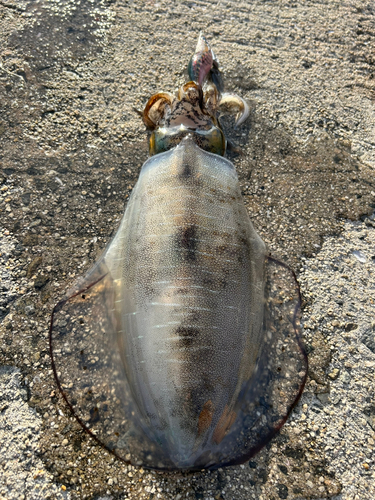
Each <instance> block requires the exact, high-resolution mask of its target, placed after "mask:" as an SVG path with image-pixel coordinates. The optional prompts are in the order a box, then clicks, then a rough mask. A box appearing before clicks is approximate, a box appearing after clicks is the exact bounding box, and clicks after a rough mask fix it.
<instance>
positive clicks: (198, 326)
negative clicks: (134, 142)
mask: <svg viewBox="0 0 375 500" xmlns="http://www.w3.org/2000/svg"><path fill="white" fill-rule="evenodd" d="M190 77H191V78H192V79H193V80H194V81H193V80H192V81H190V82H188V83H186V84H185V85H184V86H182V87H181V89H180V90H179V93H178V95H177V96H176V97H174V96H172V95H171V94H167V93H159V94H156V95H154V96H152V97H151V98H150V99H149V101H148V103H147V105H146V107H145V110H144V112H143V120H144V122H145V124H146V125H147V127H148V128H149V129H150V130H152V133H151V138H150V154H151V158H150V159H149V160H147V161H146V163H145V164H144V165H143V167H142V170H141V173H140V176H139V179H138V182H137V184H136V186H135V187H134V189H133V192H132V195H131V197H130V199H129V202H128V205H127V207H126V211H125V214H124V217H123V219H122V221H121V224H120V227H119V229H118V231H117V233H116V236H115V237H114V239H113V240H112V242H111V243H110V244H109V246H108V247H107V249H106V250H105V252H104V254H103V256H102V257H101V259H100V260H99V261H98V262H97V263H96V265H95V266H94V267H93V269H92V270H91V271H90V272H89V273H88V275H87V276H86V277H85V278H84V279H83V280H82V281H81V282H80V283H79V284H78V285H77V286H76V287H75V288H74V290H71V292H70V293H68V296H67V297H66V298H65V299H63V300H62V301H61V302H60V303H59V304H58V305H57V306H56V308H55V310H54V313H53V316H52V321H51V332H50V342H51V354H52V357H53V363H54V364H53V367H54V371H55V376H56V379H57V382H58V384H59V388H60V390H61V392H62V394H63V396H64V398H65V399H66V401H67V403H68V404H69V406H70V407H71V409H72V411H73V412H74V414H75V416H76V418H77V419H78V420H79V421H80V423H81V424H82V425H83V427H84V428H85V429H86V430H88V431H89V432H92V434H93V436H94V437H95V438H96V439H97V440H98V441H99V442H100V443H101V444H102V445H104V446H106V447H107V448H109V449H110V450H111V451H113V452H114V453H115V454H116V455H117V456H118V457H120V458H121V459H123V460H125V461H130V462H131V463H135V464H141V463H142V465H143V466H145V467H154V468H159V469H169V470H170V469H200V468H202V467H207V468H216V467H220V466H223V465H229V464H235V463H241V462H243V461H245V460H246V459H248V458H249V457H251V456H252V455H253V454H254V453H256V452H257V451H258V450H259V449H260V448H261V447H262V446H263V445H264V444H265V443H266V442H267V441H268V440H269V439H270V438H271V437H272V435H273V434H274V433H275V432H276V431H277V429H278V428H280V426H281V425H282V424H283V423H284V421H285V419H286V417H287V415H288V414H289V412H290V410H291V408H292V406H293V405H294V404H295V402H296V401H297V400H298V397H299V395H300V394H301V391H302V388H303V385H304V382H305V379H306V369H307V364H306V357H305V354H304V351H303V348H302V346H301V344H300V341H299V337H298V334H297V323H296V313H297V310H298V307H299V291H298V286H297V285H296V282H295V280H294V277H293V274H290V272H289V270H288V269H287V267H286V266H285V265H282V264H280V263H277V262H276V261H274V260H273V259H270V258H268V257H267V255H266V248H265V245H264V243H263V241H262V240H261V238H260V237H259V236H258V234H257V233H256V231H255V230H254V228H253V225H252V224H251V222H250V219H249V215H248V213H247V210H246V208H245V206H244V204H243V200H242V197H241V189H240V186H239V183H238V178H237V174H236V172H235V169H234V166H233V165H232V164H231V163H230V162H229V161H228V160H226V159H225V158H223V155H224V153H225V149H226V139H225V137H224V134H223V131H222V130H221V127H220V124H219V120H218V113H219V112H220V111H221V110H223V109H224V108H226V109H229V110H230V111H233V110H235V111H236V112H237V113H238V116H237V123H240V122H241V121H243V120H244V119H246V117H247V115H248V106H247V104H246V103H245V102H244V101H243V100H242V99H241V98H239V97H237V96H230V95H228V94H222V80H221V78H220V77H219V72H218V63H217V60H216V58H215V56H214V54H213V52H212V51H211V49H210V47H209V45H208V43H207V41H206V40H205V39H204V37H203V36H200V39H199V40H198V45H197V49H196V53H195V54H194V56H193V58H192V64H191V66H190ZM215 82H219V83H218V84H217V85H216V84H215ZM281 346H282V348H281ZM58 372H60V374H59V375H58Z"/></svg>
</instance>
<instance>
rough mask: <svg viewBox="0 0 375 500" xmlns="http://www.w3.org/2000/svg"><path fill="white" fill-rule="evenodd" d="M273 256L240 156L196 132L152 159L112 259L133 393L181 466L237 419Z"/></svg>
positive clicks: (252, 360) (259, 330)
mask: <svg viewBox="0 0 375 500" xmlns="http://www.w3.org/2000/svg"><path fill="white" fill-rule="evenodd" d="M123 238H126V241H127V244H126V245H125V246H124V245H123V244H122V239H123ZM264 256H265V246H264V244H263V242H262V241H261V239H260V238H259V236H258V235H257V234H256V232H255V231H254V229H253V227H252V225H251V223H250V220H249V217H248V214H247V211H246V208H245V207H244V205H243V202H242V198H241V193H240V188H239V185H238V180H237V175H236V173H235V170H234V168H233V166H232V165H231V163H230V162H228V161H227V160H225V159H224V158H220V157H219V156H217V155H212V154H210V153H206V152H204V151H202V150H201V149H200V148H198V147H197V146H196V145H195V143H194V141H193V140H192V138H191V137H187V138H185V139H184V140H183V141H182V143H181V144H180V145H179V146H178V147H177V148H175V149H173V150H171V151H169V152H167V153H165V154H162V155H160V156H156V157H153V158H151V159H150V160H149V161H148V162H146V163H145V165H144V166H143V169H142V172H141V175H140V178H139V180H138V183H137V185H136V187H135V189H134V191H133V193H132V197H131V199H130V201H129V204H128V208H127V211H126V215H125V217H124V219H123V222H122V224H121V226H120V229H119V231H118V233H117V236H116V238H115V240H114V241H113V243H112V245H111V247H110V248H109V250H108V254H107V255H106V256H105V261H106V263H107V266H108V268H109V271H110V274H111V276H112V278H113V279H114V280H115V281H116V283H117V284H118V286H117V289H118V296H117V298H116V308H117V317H118V321H119V323H120V325H121V328H120V330H121V333H120V334H119V339H120V343H121V346H122V352H123V353H125V354H124V357H123V362H124V366H125V368H126V372H127V375H128V377H129V379H130V380H131V381H132V383H131V385H132V390H133V394H134V397H135V399H136V400H137V403H138V407H139V409H140V411H141V413H142V415H143V416H144V417H145V419H146V421H148V422H149V425H150V427H151V428H153V429H154V432H155V434H156V435H157V436H158V437H160V438H161V435H162V434H163V439H164V441H165V443H164V445H165V446H168V447H169V448H170V454H171V456H172V457H173V460H174V462H175V463H176V464H179V465H180V466H183V465H185V463H186V462H192V461H194V460H195V458H197V457H194V456H195V455H197V454H198V455H199V453H201V448H202V445H203V442H207V441H208V440H210V439H213V440H214V441H216V443H219V442H220V440H221V439H222V438H223V437H224V435H225V431H226V430H227V428H228V426H229V424H230V423H231V420H232V419H234V418H235V414H234V411H233V409H234V405H235V402H236V399H237V396H238V393H239V391H240V389H241V387H242V385H243V384H244V383H245V382H246V381H247V380H248V379H249V378H250V376H251V374H252V371H253V370H254V367H255V362H256V358H257V355H258V351H259V347H260V340H261V335H262V320H263V302H262V298H263V281H264V276H263V272H264V271H263V267H264ZM165 428H168V430H169V432H168V434H167V435H166V436H165V433H164V431H165Z"/></svg>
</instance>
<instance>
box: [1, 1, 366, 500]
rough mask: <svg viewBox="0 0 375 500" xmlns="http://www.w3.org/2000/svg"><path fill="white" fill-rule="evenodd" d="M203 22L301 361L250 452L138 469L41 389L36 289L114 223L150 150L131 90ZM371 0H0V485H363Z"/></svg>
mask: <svg viewBox="0 0 375 500" xmlns="http://www.w3.org/2000/svg"><path fill="white" fill-rule="evenodd" d="M199 31H203V32H204V34H205V35H206V37H207V38H208V39H209V41H210V42H211V45H212V47H213V49H214V51H215V54H216V55H217V57H218V59H219V61H220V64H221V67H222V70H223V73H224V78H225V83H226V88H227V89H228V90H229V91H234V92H236V93H238V94H239V95H241V96H242V97H243V98H245V99H246V100H247V101H248V102H249V104H250V106H251V116H250V119H249V120H248V122H247V123H246V124H245V125H244V126H243V127H242V128H240V129H239V130H238V131H235V132H234V131H233V128H232V127H231V126H232V125H233V123H232V122H231V121H230V120H229V121H227V122H225V127H226V130H227V133H228V137H229V138H231V139H232V141H233V142H235V143H236V144H238V145H239V146H240V147H241V149H242V151H243V153H244V155H243V156H238V157H234V156H233V157H231V158H230V159H231V160H232V161H233V162H234V164H235V166H236V168H237V171H238V174H239V179H240V183H241V188H242V193H243V196H244V201H245V204H246V206H247V207H248V209H249V213H250V216H251V218H252V220H253V223H254V225H255V227H256V228H257V230H258V232H259V234H260V235H261V237H262V238H263V239H264V241H265V242H266V243H267V245H268V248H269V249H270V251H271V252H272V254H273V255H275V256H277V257H279V258H282V259H283V260H285V261H286V262H288V263H289V264H290V265H291V266H292V267H293V268H294V269H295V270H296V272H297V273H298V278H299V281H300V284H301V289H302V294H303V298H304V309H303V322H304V331H305V342H306V346H307V349H308V352H309V359H310V370H309V379H308V383H307V385H306V389H305V392H304V394H303V396H302V398H301V401H300V403H299V405H298V406H297V408H296V409H295V410H294V412H293V414H292V416H291V418H290V419H289V420H288V422H287V424H286V425H285V426H284V428H283V429H282V430H281V432H280V434H279V435H278V436H277V437H276V438H275V439H274V440H273V441H271V443H270V444H269V445H268V446H267V447H266V448H265V449H263V450H262V451H261V452H260V453H259V454H258V455H256V456H255V457H254V458H253V459H252V460H251V461H250V462H248V463H246V464H244V465H241V466H238V467H230V468H227V469H219V470H218V471H215V472H201V473H194V474H192V473H169V474H166V473H156V472H153V471H147V470H143V469H140V468H136V467H132V466H124V465H123V464H122V463H120V462H119V461H118V460H116V459H115V458H114V457H112V456H110V455H109V454H108V453H107V452H106V451H105V450H103V449H101V448H100V446H98V445H97V444H96V443H95V442H94V441H93V440H92V439H91V438H90V437H89V436H88V435H86V434H85V433H84V432H83V431H82V429H81V428H80V426H79V424H78V423H76V421H75V420H74V418H72V416H71V415H70V413H69V410H68V408H67V407H66V406H65V404H64V402H63V400H62V399H61V397H60V396H59V394H58V391H57V387H56V384H55V382H54V379H53V375H52V370H51V364H50V359H49V352H48V338H47V336H48V326H49V318H50V313H51V310H52V308H53V305H54V304H56V302H57V301H58V300H59V298H60V297H61V296H62V295H63V294H64V291H65V290H66V289H67V288H69V287H70V286H71V285H72V284H73V283H74V281H75V280H76V279H77V278H78V277H79V276H80V275H82V274H84V272H85V271H86V270H87V269H88V268H90V267H91V265H92V264H93V263H94V261H95V260H96V258H97V257H98V255H99V254H100V253H101V251H102V249H103V248H104V247H105V244H106V242H107V241H108V240H109V239H110V238H111V236H112V235H113V232H114V231H115V229H116V227H117V224H118V221H119V219H120V217H121V216H122V213H123V210H124V204H125V202H126V200H127V198H128V196H129V194H130V192H131V190H132V187H133V186H134V184H135V182H136V180H137V177H138V174H139V170H140V167H141V165H142V164H143V162H144V161H145V160H146V158H147V155H148V146H147V136H146V133H145V130H144V126H143V124H142V122H141V120H140V119H139V116H138V114H137V113H136V111H135V110H134V108H137V109H142V107H143V106H144V104H145V102H146V101H147V99H148V97H149V96H150V95H152V94H153V93H155V92H157V91H159V90H160V91H163V90H164V91H175V90H176V89H177V88H178V87H179V85H181V84H182V83H183V82H184V81H185V74H184V71H185V69H186V66H187V62H188V60H189V58H190V56H191V54H192V52H193V50H194V48H195V44H196V40H197V36H198V34H199ZM374 54H375V9H374V7H373V5H372V3H371V2H367V3H366V2H363V1H359V0H353V1H352V2H350V3H344V2H339V1H337V2H336V1H333V0H319V1H318V0H313V1H307V0H306V1H294V0H290V1H288V0H278V1H275V2H267V1H260V0H259V1H253V2H241V1H237V2H231V1H220V0H219V1H215V2H213V1H208V0H196V1H195V2H193V1H180V2H172V1H170V0H169V1H165V2H163V1H160V2H155V1H151V0H150V1H138V2H137V1H125V0H117V1H116V0H115V1H110V0H107V1H106V0H48V1H47V0H44V1H39V2H38V1H27V0H17V1H16V0H1V1H0V106H1V107H0V109H1V111H0V194H1V197H0V211H1V219H0V220H1V225H0V261H1V267H0V273H1V289H0V318H1V327H0V335H1V342H0V365H1V366H0V443H1V444H0V448H1V454H0V455H1V456H0V467H1V469H0V470H1V473H0V498H1V499H7V500H10V499H22V498H24V499H59V498H67V499H85V498H87V499H103V500H104V499H105V498H106V499H117V498H118V499H141V498H145V499H151V498H152V499H155V498H160V499H183V498H191V499H195V498H196V499H216V500H219V499H239V500H241V499H246V500H247V499H252V498H254V499H263V500H271V499H273V500H276V499H279V498H281V499H301V500H302V499H319V498H322V499H325V498H335V499H337V500H339V499H340V500H349V499H350V500H352V499H357V500H363V499H373V498H375V490H374V484H375V454H374V450H375V387H374V368H375V323H374V319H375V314H374V313H375V305H374V296H375V293H374V292H375V284H374V274H375V273H374V269H375V268H374V266H375V245H374V243H375V229H374V226H375V220H374V215H373V214H374V208H375V182H374V168H375V112H374V103H375V73H374V72H375V69H374V68H375V66H374V64H375V58H374Z"/></svg>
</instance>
